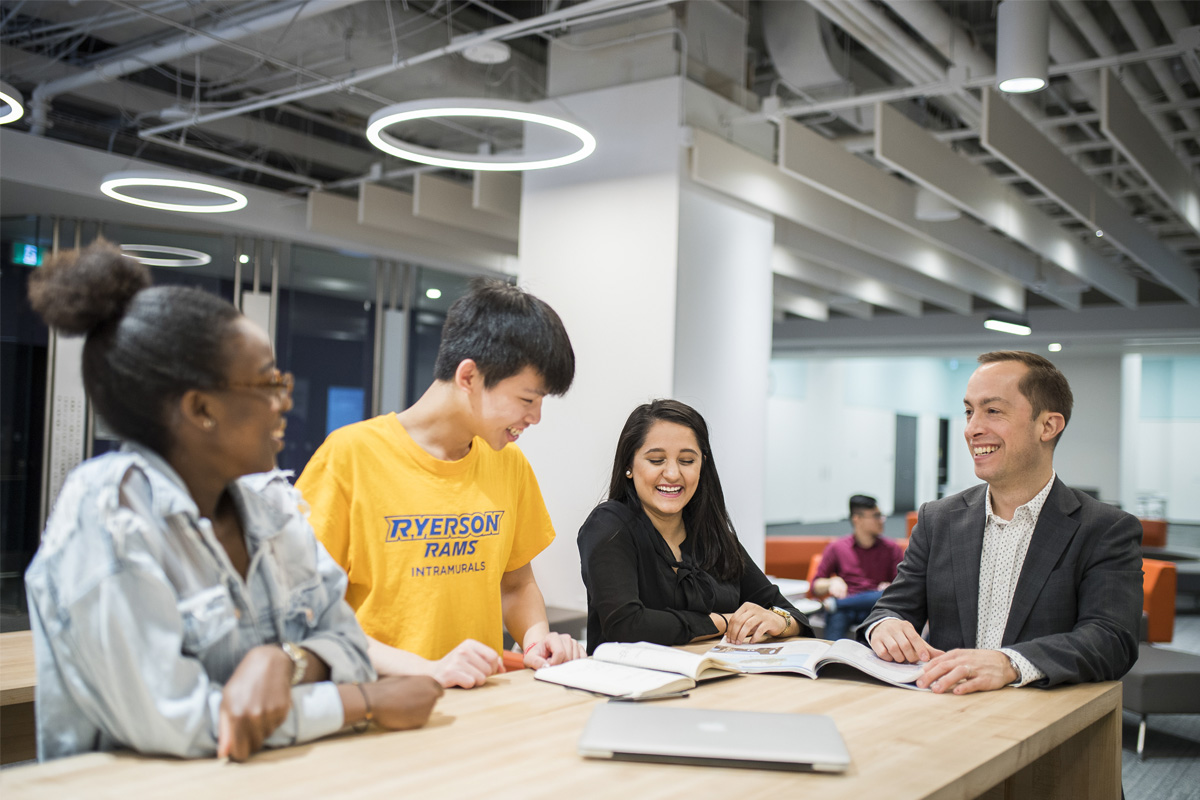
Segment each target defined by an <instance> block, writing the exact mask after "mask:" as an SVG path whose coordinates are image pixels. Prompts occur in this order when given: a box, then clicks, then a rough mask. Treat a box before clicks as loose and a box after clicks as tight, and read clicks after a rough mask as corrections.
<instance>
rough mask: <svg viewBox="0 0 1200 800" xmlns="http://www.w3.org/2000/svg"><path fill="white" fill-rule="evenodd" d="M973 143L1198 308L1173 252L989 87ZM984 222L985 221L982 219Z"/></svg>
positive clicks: (1195, 287)
mask: <svg viewBox="0 0 1200 800" xmlns="http://www.w3.org/2000/svg"><path fill="white" fill-rule="evenodd" d="M979 133H980V136H979V143H980V144H981V145H983V146H984V147H986V148H987V149H988V151H989V152H991V153H992V154H993V155H995V156H997V157H998V158H1000V159H1002V160H1003V161H1004V163H1005V164H1007V165H1008V166H1009V167H1011V168H1012V169H1014V170H1016V171H1017V172H1019V173H1021V174H1022V175H1023V176H1024V177H1025V179H1026V180H1028V181H1029V182H1030V183H1032V184H1033V185H1034V186H1037V187H1038V188H1039V189H1040V190H1041V191H1043V192H1044V193H1046V194H1047V195H1049V196H1050V197H1053V198H1054V199H1055V200H1057V201H1058V202H1059V204H1060V205H1062V206H1063V208H1066V209H1067V210H1069V211H1070V212H1071V213H1072V214H1074V215H1075V216H1076V218H1078V219H1079V221H1080V222H1083V223H1084V224H1085V225H1089V226H1090V227H1092V228H1095V229H1099V230H1102V231H1104V237H1105V239H1107V240H1108V241H1110V242H1112V244H1113V245H1115V246H1116V247H1117V248H1118V249H1120V250H1121V252H1123V253H1125V255H1127V256H1129V257H1130V258H1131V259H1133V260H1134V261H1135V262H1137V264H1138V265H1139V266H1141V267H1142V268H1143V269H1145V270H1146V271H1147V272H1149V273H1150V274H1151V275H1153V276H1154V277H1155V278H1157V279H1158V280H1160V281H1162V282H1163V283H1164V284H1165V285H1167V286H1168V287H1170V288H1171V289H1172V290H1174V291H1175V292H1176V293H1177V294H1178V295H1179V296H1180V297H1182V298H1183V299H1184V300H1186V301H1187V302H1189V303H1191V304H1192V305H1200V278H1197V277H1196V272H1195V270H1193V269H1192V268H1191V267H1190V266H1188V264H1187V263H1186V262H1185V261H1184V259H1183V258H1182V257H1180V255H1179V254H1178V253H1176V252H1175V251H1174V250H1171V249H1170V248H1169V247H1166V246H1165V245H1163V244H1162V242H1160V241H1158V240H1157V239H1155V238H1154V236H1153V235H1152V234H1151V233H1150V232H1149V231H1147V230H1146V229H1145V228H1144V227H1143V226H1142V225H1140V224H1139V223H1138V222H1137V221H1136V220H1134V218H1133V216H1132V215H1131V214H1130V213H1129V212H1128V211H1126V210H1125V209H1124V207H1122V206H1121V204H1120V203H1118V202H1117V201H1116V200H1114V199H1113V198H1112V197H1111V196H1110V195H1109V194H1108V192H1106V191H1105V190H1104V189H1103V188H1102V187H1101V186H1099V185H1097V183H1096V182H1095V181H1093V180H1092V179H1091V178H1089V177H1088V176H1087V175H1086V174H1084V172H1083V170H1082V169H1080V168H1079V166H1078V165H1077V164H1075V162H1074V161H1072V160H1071V159H1070V158H1068V157H1067V156H1066V155H1064V154H1063V153H1062V151H1061V150H1059V149H1058V148H1057V147H1056V146H1055V145H1054V144H1053V143H1052V142H1050V140H1048V139H1047V138H1046V137H1045V136H1043V135H1042V134H1041V133H1040V132H1039V131H1038V129H1037V128H1036V127H1034V126H1033V125H1031V124H1029V122H1028V121H1027V120H1026V119H1025V118H1024V117H1022V116H1021V115H1020V113H1018V112H1017V110H1016V109H1015V108H1013V107H1012V106H1011V105H1009V104H1008V103H1006V102H1005V101H1004V100H1003V99H1002V98H1001V97H1000V95H999V93H998V92H996V91H995V90H994V89H992V88H991V87H987V88H985V89H984V90H983V125H982V126H981V128H980V132H979ZM985 219H986V217H985Z"/></svg>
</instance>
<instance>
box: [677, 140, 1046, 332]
mask: <svg viewBox="0 0 1200 800" xmlns="http://www.w3.org/2000/svg"><path fill="white" fill-rule="evenodd" d="M693 135H694V136H693V146H692V154H691V155H692V159H691V161H692V163H691V175H692V179H693V180H695V181H696V182H697V183H700V184H703V185H705V186H709V187H711V188H713V189H716V190H717V191H720V192H724V193H726V194H729V195H731V196H733V197H736V198H739V199H741V200H743V201H745V202H747V203H750V204H751V205H754V206H757V207H758V208H762V209H765V210H767V211H770V212H771V213H773V214H777V215H778V216H781V217H784V218H785V219H789V220H791V221H793V222H796V223H797V224H800V225H804V226H805V227H810V228H815V229H819V230H821V231H822V232H824V233H825V234H827V235H829V236H832V237H834V238H836V239H838V240H840V241H842V242H845V243H846V244H849V245H852V246H854V247H857V248H859V249H860V250H864V251H866V252H868V253H872V254H874V255H876V256H878V257H880V258H884V259H887V260H889V261H892V262H894V263H896V264H899V265H900V266H903V267H907V268H908V269H910V270H913V271H914V272H918V273H921V274H922V275H925V276H926V277H929V278H933V279H934V280H937V281H940V282H942V283H943V284H946V285H947V286H951V287H954V288H960V289H961V288H968V289H971V290H972V291H975V292H976V293H977V294H980V295H981V296H983V297H986V298H987V299H988V300H991V301H992V302H994V303H996V304H998V305H1001V306H1003V307H1005V308H1008V309H1011V310H1013V311H1018V312H1020V311H1023V310H1024V308H1025V291H1024V289H1023V288H1022V287H1021V285H1020V284H1019V283H1017V282H1016V281H1013V280H1011V279H1009V280H1005V279H1003V278H999V277H997V276H994V275H991V274H989V273H987V272H985V271H984V270H982V269H980V268H978V267H976V266H975V265H973V264H970V263H968V262H966V261H965V260H963V259H960V258H958V257H956V256H953V255H951V254H950V253H947V252H946V251H945V250H943V249H941V248H937V247H934V246H933V245H930V244H929V243H928V242H925V241H923V240H922V239H920V238H919V237H916V236H913V235H912V234H909V233H906V232H905V231H902V230H900V229H898V228H896V227H895V226H894V225H891V224H889V223H886V222H884V221H882V220H880V219H878V218H876V217H873V216H871V215H870V214H867V213H865V212H863V211H860V210H859V209H857V208H854V207H853V206H849V205H847V204H845V203H842V202H839V201H837V200H834V199H832V198H830V197H829V195H827V194H825V193H824V192H820V191H817V190H816V189H813V188H812V187H810V186H806V185H805V184H803V183H802V182H800V181H798V180H795V179H793V178H790V177H788V176H785V175H784V174H783V173H782V172H780V170H779V168H778V167H776V166H775V165H774V164H772V163H771V162H769V161H766V160H764V159H762V158H759V157H758V156H755V155H753V154H752V153H749V152H747V151H745V150H742V149H741V148H740V147H737V146H736V145H733V144H730V143H728V142H726V141H724V140H723V139H721V138H719V137H717V136H715V135H713V134H711V133H708V132H706V131H703V130H700V129H696V130H694V131H693ZM972 273H974V274H972Z"/></svg>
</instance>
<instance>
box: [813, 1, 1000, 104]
mask: <svg viewBox="0 0 1200 800" xmlns="http://www.w3.org/2000/svg"><path fill="white" fill-rule="evenodd" d="M809 2H810V3H811V4H812V6H813V7H814V8H816V9H817V10H818V11H820V12H821V14H823V15H824V16H826V17H827V18H829V19H830V20H831V21H833V22H834V23H836V24H837V25H838V26H840V27H842V28H843V29H844V30H845V31H846V32H847V33H849V34H850V35H851V36H853V37H854V38H855V39H858V40H859V41H860V42H861V43H862V44H863V45H865V46H866V47H868V48H870V49H872V50H873V51H875V52H876V54H877V55H879V56H880V57H881V58H882V59H883V60H884V61H885V62H886V63H887V64H888V65H889V66H890V67H892V68H893V69H895V70H896V71H897V72H899V73H900V75H902V76H903V77H904V78H905V79H906V80H908V81H909V82H910V83H912V84H927V83H939V82H940V83H943V84H949V85H950V87H951V91H949V92H941V93H940V94H942V95H947V94H952V95H955V96H952V97H947V98H946V102H947V103H948V104H949V105H950V106H951V108H952V110H953V111H954V112H955V113H956V114H957V115H958V116H959V117H960V118H961V119H962V120H963V121H964V122H966V124H967V125H969V126H971V127H976V126H978V124H979V120H980V115H981V112H980V104H979V101H978V100H977V99H975V97H974V96H973V95H971V94H970V93H969V92H966V91H965V90H964V89H962V87H961V86H960V85H958V84H957V83H954V82H953V81H951V78H950V76H949V74H948V73H947V71H946V70H945V69H943V68H942V66H941V65H940V64H938V63H937V62H936V61H934V59H933V58H931V57H930V56H928V55H926V54H925V53H923V52H921V51H920V50H919V49H917V48H914V47H912V45H911V37H909V36H908V35H907V34H906V33H904V31H903V30H901V28H900V27H899V26H898V25H897V24H896V23H894V22H892V20H890V19H888V18H887V16H886V15H885V14H884V13H883V12H881V11H880V10H879V9H878V8H877V7H876V6H874V5H872V4H871V3H869V2H866V0H809Z"/></svg>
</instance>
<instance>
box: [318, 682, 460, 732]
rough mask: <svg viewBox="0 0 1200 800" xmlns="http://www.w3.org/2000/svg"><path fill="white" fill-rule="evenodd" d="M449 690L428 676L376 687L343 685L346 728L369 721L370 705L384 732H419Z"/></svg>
mask: <svg viewBox="0 0 1200 800" xmlns="http://www.w3.org/2000/svg"><path fill="white" fill-rule="evenodd" d="M445 691H446V690H445V689H443V688H442V685H441V684H440V683H438V682H437V680H435V679H434V678H432V677H430V676H428V675H396V676H392V677H389V678H380V679H379V680H377V681H375V682H374V683H363V684H359V685H357V686H356V685H355V684H353V683H343V684H340V685H339V686H338V693H339V694H340V695H341V698H342V707H343V709H344V711H345V724H347V725H354V724H356V723H359V722H362V721H363V720H364V719H366V705H367V703H370V709H371V720H372V721H373V722H375V723H376V724H378V725H379V727H381V728H387V729H388V730H390V731H403V730H408V729H409V728H419V727H421V726H422V725H424V724H425V723H426V722H428V721H429V715H430V714H431V713H433V706H434V704H435V703H437V701H438V698H439V697H441V696H442V694H443V692H445Z"/></svg>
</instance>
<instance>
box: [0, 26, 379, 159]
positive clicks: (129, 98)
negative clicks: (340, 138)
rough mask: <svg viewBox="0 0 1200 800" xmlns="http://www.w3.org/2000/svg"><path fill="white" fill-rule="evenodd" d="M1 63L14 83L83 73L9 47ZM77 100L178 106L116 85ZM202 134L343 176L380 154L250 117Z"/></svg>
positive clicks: (161, 95)
mask: <svg viewBox="0 0 1200 800" xmlns="http://www.w3.org/2000/svg"><path fill="white" fill-rule="evenodd" d="M0 64H4V65H5V71H6V73H7V74H12V75H16V76H18V79H19V80H30V79H32V78H33V77H34V76H41V77H42V78H44V79H54V78H58V77H64V78H68V77H71V76H72V75H76V74H78V73H81V72H83V71H84V70H82V69H80V68H79V67H74V66H71V65H69V64H64V63H63V62H61V61H53V60H52V59H49V58H46V57H45V56H41V55H37V54H34V53H27V52H25V51H23V50H18V49H17V48H15V47H10V46H8V45H0ZM8 80H12V79H11V78H8ZM77 97H78V98H79V102H80V103H82V104H84V105H93V106H100V107H103V106H112V107H115V108H118V109H120V110H121V111H122V112H123V113H124V114H127V115H129V116H130V117H137V116H139V115H155V114H157V113H158V112H160V111H162V110H163V109H166V108H170V107H172V106H176V105H179V98H177V97H176V96H175V95H173V94H168V93H167V92H160V91H158V90H157V89H151V88H149V87H148V86H141V85H139V84H135V83H130V82H128V81H121V80H116V81H110V82H106V83H98V84H95V85H93V86H89V87H88V89H87V93H86V94H79V95H77ZM204 132H205V133H211V134H213V135H215V136H219V137H221V138H223V139H228V140H230V141H232V142H245V143H247V144H248V145H253V146H255V147H259V146H261V145H262V144H263V143H268V144H269V146H270V148H271V149H272V150H278V151H280V152H283V153H286V154H288V155H290V156H294V157H295V158H296V160H298V161H301V162H312V163H315V164H323V165H325V166H327V167H333V168H335V169H338V170H341V171H344V172H356V173H362V172H365V171H366V170H367V168H368V167H369V166H370V165H371V162H372V161H374V160H377V159H378V158H379V154H378V153H376V152H373V151H372V152H369V151H367V150H364V149H362V148H357V147H350V146H347V145H343V144H338V143H337V142H334V141H332V140H329V139H318V138H317V137H315V136H311V135H309V134H307V133H303V132H301V131H298V130H295V129H292V128H288V127H286V126H284V125H277V124H275V123H271V122H264V121H262V120H259V119H254V118H253V117H241V118H238V119H226V120H220V121H217V122H213V123H211V124H210V125H207V126H205V128H204ZM202 143H203V141H202V140H201V139H197V138H193V139H192V140H191V144H193V145H198V144H202Z"/></svg>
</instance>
